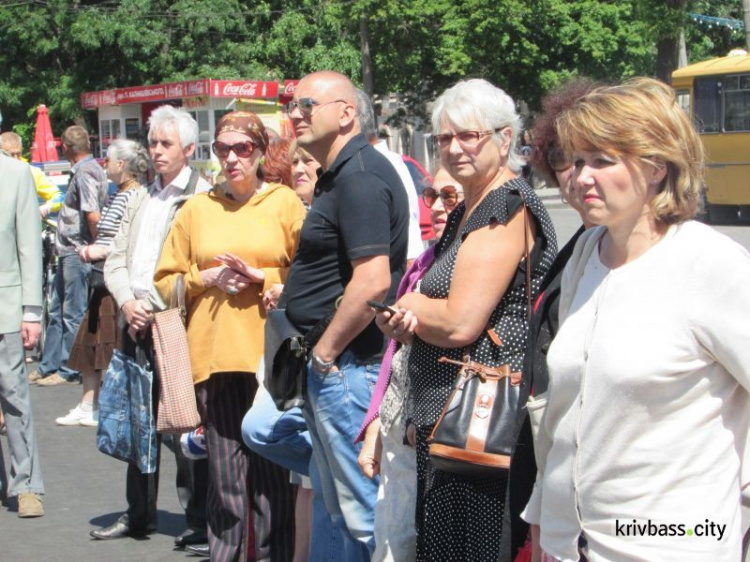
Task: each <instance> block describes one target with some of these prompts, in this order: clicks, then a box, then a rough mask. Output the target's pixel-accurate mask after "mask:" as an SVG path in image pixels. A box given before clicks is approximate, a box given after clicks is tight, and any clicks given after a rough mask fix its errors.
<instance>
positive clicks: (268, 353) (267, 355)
mask: <svg viewBox="0 0 750 562" xmlns="http://www.w3.org/2000/svg"><path fill="white" fill-rule="evenodd" d="M337 302H338V301H337ZM334 312H335V309H334V310H333V311H331V312H330V313H329V314H327V315H326V317H325V318H323V319H322V320H321V321H320V322H318V323H317V324H316V325H315V326H314V327H313V329H312V330H310V332H308V333H307V334H306V335H303V334H302V333H301V332H300V331H299V330H298V329H297V328H296V326H295V325H294V324H292V323H291V322H290V321H289V318H288V317H287V315H286V311H285V310H279V309H276V310H270V311H268V315H267V317H266V329H265V334H264V337H265V348H264V353H263V360H264V363H265V365H264V384H265V385H266V389H267V390H268V393H269V394H270V395H271V398H273V401H274V404H276V407H277V408H278V409H279V410H281V411H282V412H285V411H286V410H290V409H292V408H302V406H304V405H305V395H306V393H307V362H308V361H309V359H310V353H311V351H312V349H313V347H315V344H316V343H318V340H319V339H320V336H322V335H323V332H325V330H326V328H327V327H328V324H330V323H331V319H332V318H333V315H334Z"/></svg>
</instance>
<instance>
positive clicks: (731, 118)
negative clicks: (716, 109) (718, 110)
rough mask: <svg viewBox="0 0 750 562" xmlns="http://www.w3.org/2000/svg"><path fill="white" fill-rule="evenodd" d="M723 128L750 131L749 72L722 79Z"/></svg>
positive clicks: (728, 130)
mask: <svg viewBox="0 0 750 562" xmlns="http://www.w3.org/2000/svg"><path fill="white" fill-rule="evenodd" d="M724 130H725V131H727V132H730V131H732V132H734V131H750V74H744V75H735V76H727V77H726V78H725V79H724Z"/></svg>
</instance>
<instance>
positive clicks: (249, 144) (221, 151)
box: [211, 141, 258, 159]
mask: <svg viewBox="0 0 750 562" xmlns="http://www.w3.org/2000/svg"><path fill="white" fill-rule="evenodd" d="M257 148H258V145H256V144H255V143H254V142H253V141H245V142H238V143H236V144H224V143H223V142H219V141H214V143H213V144H212V145H211V149H212V150H213V151H214V154H216V156H218V157H219V158H221V159H224V158H227V157H228V156H229V153H230V152H234V153H235V154H236V155H237V158H247V157H248V156H250V155H251V154H252V153H253V152H255V151H256V150H257Z"/></svg>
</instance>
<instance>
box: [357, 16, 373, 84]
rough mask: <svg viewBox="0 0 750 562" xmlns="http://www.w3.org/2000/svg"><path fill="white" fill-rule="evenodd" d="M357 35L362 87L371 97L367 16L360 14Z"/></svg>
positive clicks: (370, 64) (370, 59)
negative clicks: (360, 54) (360, 52)
mask: <svg viewBox="0 0 750 562" xmlns="http://www.w3.org/2000/svg"><path fill="white" fill-rule="evenodd" d="M359 37H360V39H359V40H360V44H361V50H362V89H363V90H364V91H365V92H366V93H367V95H368V96H370V98H372V95H373V92H374V85H373V79H372V57H371V56H370V27H369V25H368V24H367V18H366V16H365V15H362V17H361V19H360V20H359Z"/></svg>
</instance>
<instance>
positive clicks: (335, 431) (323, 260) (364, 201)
mask: <svg viewBox="0 0 750 562" xmlns="http://www.w3.org/2000/svg"><path fill="white" fill-rule="evenodd" d="M290 105H291V111H290V117H291V119H292V122H293V124H294V128H295V132H296V134H297V142H298V144H299V145H300V146H301V147H303V148H304V149H306V150H307V151H308V152H310V154H312V156H313V157H315V159H316V160H317V161H318V162H320V164H321V166H322V168H321V172H322V173H321V175H320V177H319V179H318V182H317V184H316V186H315V196H314V199H313V203H312V208H311V209H310V212H309V214H308V216H307V219H306V220H305V223H304V226H303V227H302V233H301V237H300V243H299V250H298V252H297V255H296V257H295V259H294V262H293V263H292V268H291V271H290V272H289V277H288V279H287V283H286V285H285V287H284V293H283V295H282V297H281V302H280V308H286V311H287V315H288V316H289V319H290V320H291V321H292V323H293V324H295V325H296V326H297V327H298V328H299V329H300V330H301V331H303V332H305V331H308V330H310V329H311V328H312V327H313V326H315V325H316V324H317V323H318V322H319V321H320V320H322V319H323V318H324V317H325V316H326V315H327V314H328V313H329V312H330V311H331V310H333V309H334V307H335V306H336V303H337V302H338V303H339V304H338V308H337V309H336V313H335V315H334V317H333V320H332V321H331V323H330V325H329V326H328V327H327V329H326V330H325V332H324V333H323V335H322V336H321V337H320V339H319V340H318V342H317V344H316V345H315V348H314V349H313V353H312V360H311V362H310V364H309V365H308V380H307V385H308V389H307V393H308V395H307V402H306V404H305V409H304V414H305V419H306V420H307V424H308V426H309V428H310V433H311V436H312V441H313V464H314V465H315V466H314V467H311V471H312V472H313V478H312V479H313V487H314V488H315V493H316V496H319V497H323V498H324V499H325V503H326V507H327V510H328V514H329V516H330V519H331V521H329V522H324V521H321V520H320V517H319V513H318V512H317V511H316V512H315V515H314V517H313V535H314V536H316V541H315V544H312V545H311V550H312V552H311V558H310V559H311V560H317V559H318V558H323V557H325V556H327V557H328V558H327V559H329V560H342V561H346V562H351V561H356V560H369V559H370V556H371V555H372V552H373V550H374V547H375V544H374V539H373V524H374V506H375V501H376V496H377V488H378V479H377V478H376V479H374V480H370V479H368V478H366V477H365V476H364V475H363V474H362V473H361V471H360V469H359V466H358V465H357V455H358V453H359V448H360V446H359V445H356V446H355V445H354V439H355V437H356V435H357V431H358V429H359V426H360V424H361V423H362V421H363V419H364V416H365V413H366V411H367V407H368V405H369V402H370V398H371V395H372V389H373V387H374V385H375V381H376V378H377V373H378V369H379V366H380V360H381V358H382V354H383V351H384V349H385V343H386V341H385V338H384V336H383V334H382V333H381V332H380V331H379V330H378V328H377V327H376V326H375V323H374V320H373V319H374V314H373V312H372V310H371V309H370V307H368V306H367V304H366V303H367V300H370V299H371V300H377V301H386V302H393V301H394V300H395V296H396V290H397V288H398V283H399V281H400V279H401V276H402V275H403V273H404V269H405V265H406V252H407V242H408V223H409V218H408V208H409V204H408V201H407V198H406V192H405V190H404V187H403V185H402V183H401V179H400V178H399V176H398V174H397V173H396V171H395V170H394V169H393V166H391V164H390V163H389V162H388V161H387V160H386V159H385V157H383V156H382V155H381V154H379V153H378V152H377V151H376V150H375V149H374V148H372V147H371V146H370V144H369V143H368V142H367V139H366V138H365V137H364V135H362V134H360V130H359V120H358V116H357V98H356V90H355V87H354V85H353V84H352V82H351V81H350V80H349V79H348V78H346V77H345V76H343V75H341V74H338V73H336V72H330V71H324V72H317V73H314V74H310V75H308V76H305V77H304V78H303V79H302V80H301V81H300V83H299V85H298V86H297V90H296V92H295V95H294V101H293V102H292V103H291V104H290ZM316 470H317V472H318V473H319V475H320V478H317V477H316V475H315V472H316ZM331 522H332V524H333V525H334V526H336V528H337V530H338V531H340V533H341V536H342V538H343V547H336V548H332V547H331V545H328V544H324V543H325V541H320V539H319V538H318V537H320V535H321V534H322V531H323V529H325V527H326V524H329V525H330V523H331ZM317 530H320V531H321V532H316V531H317ZM318 549H327V550H331V551H332V552H320V551H319V550H318Z"/></svg>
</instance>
